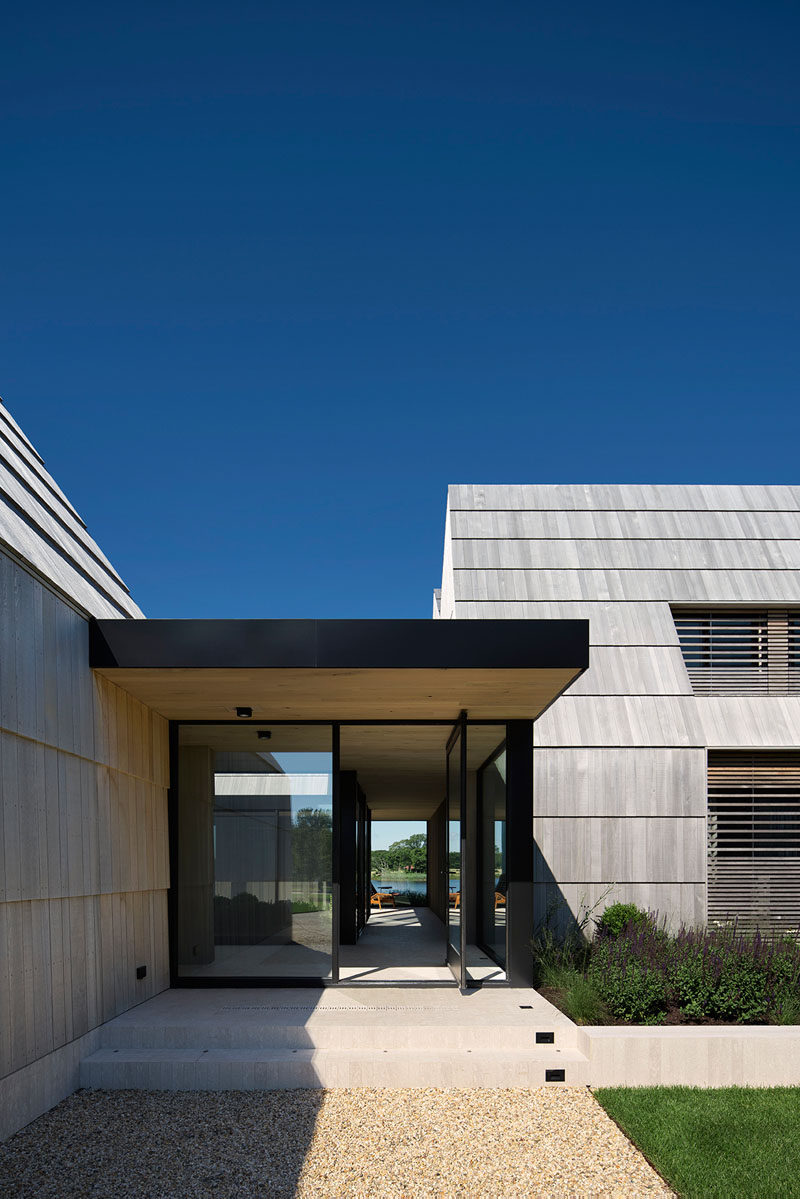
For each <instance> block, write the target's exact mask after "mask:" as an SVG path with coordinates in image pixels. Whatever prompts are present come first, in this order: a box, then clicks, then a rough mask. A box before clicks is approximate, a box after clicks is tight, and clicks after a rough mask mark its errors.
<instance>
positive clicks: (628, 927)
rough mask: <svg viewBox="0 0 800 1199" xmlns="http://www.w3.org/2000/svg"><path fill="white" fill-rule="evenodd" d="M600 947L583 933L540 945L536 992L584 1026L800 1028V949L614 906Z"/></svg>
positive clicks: (599, 934) (784, 941) (780, 939)
mask: <svg viewBox="0 0 800 1199" xmlns="http://www.w3.org/2000/svg"><path fill="white" fill-rule="evenodd" d="M596 924H597V929H596V934H595V936H594V938H593V939H591V940H589V939H588V938H587V937H586V935H585V928H581V927H579V928H578V929H576V930H574V931H573V932H572V933H571V934H570V935H567V936H566V937H565V938H563V939H562V940H560V941H557V940H556V939H555V938H554V937H553V936H551V935H549V934H548V933H547V932H546V931H545V932H544V933H543V934H541V935H540V937H539V938H538V940H537V941H536V942H535V943H534V946H533V949H534V963H535V983H536V986H537V989H538V990H539V991H540V992H541V994H542V995H543V996H544V997H545V998H546V999H548V1000H549V1001H550V1002H551V1003H552V1004H554V1005H555V1006H556V1007H557V1008H559V1009H560V1010H561V1011H562V1012H564V1014H565V1015H567V1016H569V1017H570V1019H571V1020H574V1021H575V1022H576V1023H577V1024H592V1025H618V1026H622V1025H641V1024H644V1025H681V1024H686V1025H731V1024H778V1025H794V1024H800V945H798V943H797V940H796V939H794V938H791V937H786V936H778V935H774V934H773V935H766V936H765V935H762V934H760V933H759V932H758V931H755V932H752V933H751V932H746V931H742V930H740V929H738V928H737V927H736V925H735V924H732V925H726V926H724V927H719V928H712V929H692V928H681V929H679V930H678V931H677V932H672V931H670V930H668V929H667V927H666V925H665V924H664V923H663V922H660V921H659V919H658V916H657V915H656V914H653V913H646V912H642V911H640V910H639V909H637V908H636V907H634V905H632V904H612V905H611V906H610V907H608V908H606V910H605V912H604V913H603V915H602V916H601V917H600V919H599V920H598V921H597V922H596Z"/></svg>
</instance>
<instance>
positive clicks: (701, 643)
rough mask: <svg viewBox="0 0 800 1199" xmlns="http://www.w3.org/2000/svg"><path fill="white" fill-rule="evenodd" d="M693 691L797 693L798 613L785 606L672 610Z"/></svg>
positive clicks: (799, 659)
mask: <svg viewBox="0 0 800 1199" xmlns="http://www.w3.org/2000/svg"><path fill="white" fill-rule="evenodd" d="M673 616H674V618H675V627H676V629H677V630H678V639H679V641H680V645H681V652H682V653H683V660H684V662H685V663H686V669H687V671H688V672H689V678H690V680H691V683H692V689H693V691H694V693H695V695H793V694H800V613H798V612H797V611H795V610H792V609H786V608H760V609H736V608H718V609H706V610H699V609H696V610H690V609H682V610H681V609H677V610H674V611H673Z"/></svg>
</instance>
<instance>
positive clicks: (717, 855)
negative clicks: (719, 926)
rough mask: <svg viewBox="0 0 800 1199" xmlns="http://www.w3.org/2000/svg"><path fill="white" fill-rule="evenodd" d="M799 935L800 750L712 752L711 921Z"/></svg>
mask: <svg viewBox="0 0 800 1199" xmlns="http://www.w3.org/2000/svg"><path fill="white" fill-rule="evenodd" d="M734 917H735V918H736V919H737V920H738V921H739V923H740V924H741V925H743V926H744V927H746V928H755V927H756V926H757V927H758V928H760V929H761V930H762V931H781V930H782V931H785V932H787V933H791V934H793V935H796V934H797V931H798V927H800V752H794V751H784V752H775V753H770V752H764V753H741V752H739V753H734V752H730V753H728V752H723V751H711V750H710V751H709V754H708V920H709V924H713V923H714V922H725V921H728V920H732V919H734Z"/></svg>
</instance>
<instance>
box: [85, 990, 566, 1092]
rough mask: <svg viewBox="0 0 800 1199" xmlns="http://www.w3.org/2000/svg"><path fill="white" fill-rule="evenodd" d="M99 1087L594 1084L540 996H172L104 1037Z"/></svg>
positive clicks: (93, 1083)
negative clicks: (589, 1080) (589, 1079)
mask: <svg viewBox="0 0 800 1199" xmlns="http://www.w3.org/2000/svg"><path fill="white" fill-rule="evenodd" d="M101 1034H102V1041H101V1047H100V1048H99V1049H98V1050H97V1051H96V1052H94V1053H92V1054H91V1055H90V1056H89V1057H87V1058H85V1059H84V1061H83V1062H82V1063H81V1086H84V1087H91V1088H97V1089H101V1090H116V1089H121V1088H134V1089H140V1090H169V1091H194V1090H203V1091H205V1090H234V1091H238V1090H283V1089H292V1088H296V1087H538V1086H543V1085H554V1086H565V1085H566V1086H578V1085H585V1084H586V1083H587V1082H588V1061H587V1059H586V1057H585V1056H584V1055H583V1054H582V1053H581V1052H580V1051H579V1049H578V1048H577V1028H576V1027H575V1025H574V1024H573V1023H572V1022H571V1021H570V1020H568V1019H567V1017H566V1016H564V1015H563V1014H562V1013H561V1012H559V1011H558V1010H557V1009H556V1008H554V1007H553V1006H552V1005H551V1004H550V1003H548V1002H547V1000H545V999H544V998H543V997H542V996H541V995H538V994H537V993H536V992H535V991H533V990H531V991H527V990H519V989H516V988H485V989H482V990H477V991H474V992H469V993H467V994H460V993H459V992H458V991H457V990H456V989H455V988H453V989H449V988H448V989H436V988H417V987H373V988H370V987H348V988H327V989H325V990H323V991H309V990H306V989H284V988H282V989H280V990H275V989H263V990H262V989H258V990H256V989H246V990H245V989H242V990H238V989H237V990H234V989H227V988H226V989H213V990H206V989H203V990H190V989H176V990H171V991H165V992H163V993H162V994H161V995H158V996H156V997H155V998H154V999H151V1000H149V1001H147V1002H146V1003H143V1004H140V1005H139V1006H138V1007H136V1008H133V1009H132V1010H131V1011H129V1012H126V1013H125V1014H124V1015H122V1016H119V1017H117V1019H115V1020H111V1021H109V1022H108V1023H107V1024H105V1025H104V1026H103V1028H102V1030H101Z"/></svg>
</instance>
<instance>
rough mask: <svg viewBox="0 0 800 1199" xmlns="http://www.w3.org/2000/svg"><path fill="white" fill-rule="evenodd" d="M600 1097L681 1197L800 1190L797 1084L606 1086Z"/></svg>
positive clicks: (764, 1198) (763, 1196) (762, 1197)
mask: <svg viewBox="0 0 800 1199" xmlns="http://www.w3.org/2000/svg"><path fill="white" fill-rule="evenodd" d="M594 1096H595V1098H596V1099H597V1100H598V1102H599V1103H600V1104H602V1106H603V1107H604V1108H605V1110H606V1111H607V1112H608V1114H609V1115H610V1116H611V1117H612V1119H614V1120H616V1122H617V1123H618V1124H619V1126H620V1128H622V1129H623V1131H624V1132H625V1133H627V1135H628V1136H629V1137H630V1139H631V1140H632V1141H633V1142H634V1144H635V1145H637V1146H638V1147H639V1149H641V1151H642V1153H644V1155H645V1157H647V1159H648V1160H649V1161H650V1162H652V1164H653V1165H654V1166H655V1168H656V1169H657V1170H658V1172H659V1173H660V1174H661V1175H663V1177H664V1178H665V1179H666V1180H667V1182H668V1183H669V1185H670V1186H671V1187H672V1188H673V1190H675V1191H677V1192H678V1194H679V1195H686V1196H690V1197H691V1196H701V1195H702V1196H706V1195H710V1196H725V1199H729V1197H731V1196H736V1197H739V1196H742V1197H744V1196H757V1197H758V1199H768V1197H769V1199H771V1197H772V1196H784V1195H790V1196H791V1195H798V1196H800V1088H798V1087H774V1088H763V1089H756V1088H752V1089H751V1088H748V1087H724V1088H721V1089H719V1090H700V1089H698V1088H695V1087H603V1088H598V1089H597V1090H596V1091H595V1092H594Z"/></svg>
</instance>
